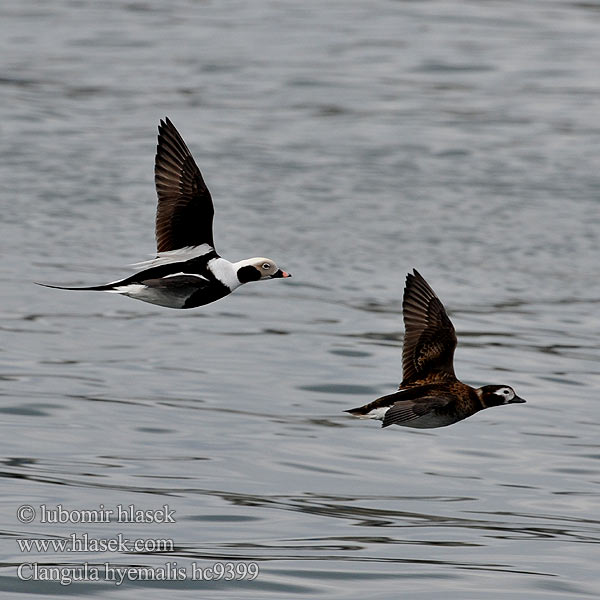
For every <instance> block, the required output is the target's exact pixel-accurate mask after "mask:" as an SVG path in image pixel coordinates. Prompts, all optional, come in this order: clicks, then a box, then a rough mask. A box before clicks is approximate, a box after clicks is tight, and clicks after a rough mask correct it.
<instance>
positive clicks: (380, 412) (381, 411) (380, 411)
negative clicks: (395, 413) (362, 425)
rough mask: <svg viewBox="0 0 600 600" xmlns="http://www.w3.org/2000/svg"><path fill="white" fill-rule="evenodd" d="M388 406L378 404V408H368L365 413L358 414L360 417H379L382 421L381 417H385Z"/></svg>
mask: <svg viewBox="0 0 600 600" xmlns="http://www.w3.org/2000/svg"><path fill="white" fill-rule="evenodd" d="M390 408H391V407H390V406H380V407H379V408H374V409H373V410H370V411H369V412H368V413H367V414H366V415H359V416H360V418H361V419H379V420H380V421H383V417H385V413H386V412H387V411H388V410H390Z"/></svg>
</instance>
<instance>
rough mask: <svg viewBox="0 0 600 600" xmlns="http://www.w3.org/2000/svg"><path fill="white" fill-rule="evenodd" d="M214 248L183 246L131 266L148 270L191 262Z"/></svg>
mask: <svg viewBox="0 0 600 600" xmlns="http://www.w3.org/2000/svg"><path fill="white" fill-rule="evenodd" d="M213 250H214V248H213V247H212V246H211V245H210V244H201V245H200V246H185V247H184V248H177V250H169V251H168V252H159V253H158V256H157V257H156V258H152V259H150V260H143V261H142V262H138V263H134V264H133V265H131V266H132V267H136V268H140V267H141V268H144V269H146V268H149V267H159V266H160V265H169V264H172V263H177V262H184V261H186V260H191V259H192V258H198V257H199V256H204V255H205V254H208V253H209V252H212V251H213Z"/></svg>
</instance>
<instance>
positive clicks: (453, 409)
mask: <svg viewBox="0 0 600 600" xmlns="http://www.w3.org/2000/svg"><path fill="white" fill-rule="evenodd" d="M402 309H403V313H404V325H405V334H404V347H403V350H402V383H401V384H400V388H399V390H398V391H397V392H395V393H394V394H389V395H387V396H383V397H382V398H378V399H377V400H374V401H373V402H370V403H369V404H365V405H364V406H360V407H358V408H353V409H351V410H348V411H346V412H349V413H351V414H353V415H355V416H357V417H361V418H370V419H380V420H381V421H382V426H383V427H387V426H388V425H403V426H405V427H417V428H423V429H425V428H432V427H443V426H445V425H450V424H452V423H456V422H457V421H460V420H462V419H465V418H466V417H469V416H471V415H472V414H474V413H476V412H478V411H480V410H482V409H484V408H489V407H490V406H498V405H500V404H512V403H517V402H525V400H523V399H522V398H519V396H517V395H516V394H515V392H514V390H513V389H512V388H511V387H510V386H506V385H487V386H483V387H481V388H478V389H475V388H473V387H471V386H469V385H466V384H465V383H462V381H459V380H458V379H457V378H456V375H455V374H454V364H453V361H454V350H455V349H456V344H457V339H456V332H455V330H454V326H453V325H452V322H451V321H450V319H449V317H448V315H447V314H446V310H445V309H444V306H443V304H442V303H441V301H440V299H439V298H438V297H437V296H436V294H435V292H434V291H433V290H432V289H431V287H430V286H429V284H428V283H427V282H426V281H425V279H423V277H422V276H421V275H420V274H419V273H418V271H417V270H416V269H415V270H413V273H409V274H408V275H407V276H406V286H405V288H404V299H403V302H402Z"/></svg>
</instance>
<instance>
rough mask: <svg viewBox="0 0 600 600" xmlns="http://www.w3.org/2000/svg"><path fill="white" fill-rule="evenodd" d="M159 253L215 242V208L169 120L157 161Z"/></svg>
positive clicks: (161, 135) (162, 130)
mask: <svg viewBox="0 0 600 600" xmlns="http://www.w3.org/2000/svg"><path fill="white" fill-rule="evenodd" d="M154 180H155V183H156V193H157V194H158V208H157V211H156V246H157V252H168V251H169V250H177V249H179V248H184V247H186V246H199V245H200V244H209V245H210V246H212V247H213V248H214V247H215V244H214V241H213V231H212V225H213V216H214V207H213V202H212V198H211V196H210V192H209V191H208V188H207V187H206V184H205V183H204V179H202V174H201V173H200V169H198V166H197V165H196V163H195V161H194V159H193V157H192V154H191V152H190V151H189V149H188V147H187V146H186V144H185V142H184V141H183V138H182V137H181V136H180V135H179V132H178V131H177V129H175V126H174V125H173V123H171V121H170V120H169V119H168V118H165V120H164V121H163V120H161V121H160V125H159V127H158V145H157V147H156V159H155V162H154Z"/></svg>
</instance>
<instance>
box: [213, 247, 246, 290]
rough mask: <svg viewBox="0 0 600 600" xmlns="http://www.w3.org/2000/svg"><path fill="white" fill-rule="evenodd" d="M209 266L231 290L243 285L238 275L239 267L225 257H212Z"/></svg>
mask: <svg viewBox="0 0 600 600" xmlns="http://www.w3.org/2000/svg"><path fill="white" fill-rule="evenodd" d="M207 267H208V269H209V270H210V271H212V273H213V275H214V276H215V277H216V278H217V279H218V280H219V281H220V282H221V283H223V284H225V285H226V286H227V287H228V288H229V289H230V290H231V291H233V290H235V288H237V287H239V286H240V285H242V284H241V283H240V280H239V279H238V277H237V268H236V267H235V266H234V265H233V264H232V263H230V262H229V261H228V260H226V259H225V258H221V257H220V256H219V258H211V259H210V260H209V261H208V264H207Z"/></svg>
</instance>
